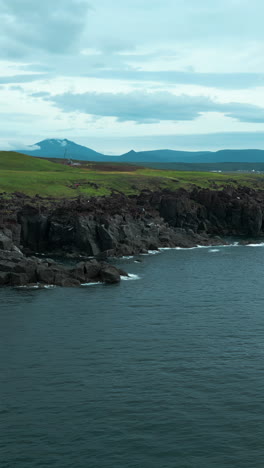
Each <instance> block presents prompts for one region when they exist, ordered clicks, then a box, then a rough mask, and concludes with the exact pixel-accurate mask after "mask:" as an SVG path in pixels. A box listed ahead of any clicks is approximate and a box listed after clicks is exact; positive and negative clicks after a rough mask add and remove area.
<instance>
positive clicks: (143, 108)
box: [0, 0, 264, 154]
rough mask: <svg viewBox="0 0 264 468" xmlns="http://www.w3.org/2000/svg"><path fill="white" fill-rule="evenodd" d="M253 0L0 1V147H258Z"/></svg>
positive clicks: (260, 90)
mask: <svg viewBox="0 0 264 468" xmlns="http://www.w3.org/2000/svg"><path fill="white" fill-rule="evenodd" d="M263 17H264V2H263V1H262V0H221V1H219V0H199V1H198V0H144V1H143V0H115V1H114V2H113V1H110V0H88V1H86V0H56V2H54V1H53V0H45V2H39V1H36V0H0V19H1V29H0V71H1V73H0V116H1V125H0V148H1V149H25V148H26V147H28V145H32V144H35V143H37V142H38V141H40V140H43V139H46V138H62V139H63V138H67V139H69V140H73V141H75V142H76V143H79V144H82V145H85V146H88V147H90V148H93V149H95V150H96V151H99V152H104V153H106V154H121V153H124V152H126V151H129V150H131V149H134V150H136V151H140V150H148V149H161V148H170V149H178V150H217V149H223V148H260V149H264V27H263Z"/></svg>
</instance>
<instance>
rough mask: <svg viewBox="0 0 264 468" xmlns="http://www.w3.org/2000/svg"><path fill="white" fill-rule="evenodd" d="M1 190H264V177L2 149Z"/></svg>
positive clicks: (67, 193)
mask: <svg viewBox="0 0 264 468" xmlns="http://www.w3.org/2000/svg"><path fill="white" fill-rule="evenodd" d="M0 168H1V171H0V192H2V193H3V192H5V193H6V194H9V193H13V192H22V193H24V194H26V195H30V196H34V195H36V194H38V195H40V196H49V197H65V198H72V197H76V196H80V195H84V196H89V197H90V196H104V195H109V194H111V193H113V192H119V193H120V192H121V193H124V194H126V195H136V194H138V193H140V192H141V191H142V190H150V191H157V190H162V189H169V190H177V189H179V188H185V189H187V190H188V189H192V188H193V187H194V186H198V187H204V188H210V189H222V188H223V187H224V186H226V185H229V186H233V187H238V186H241V185H243V186H247V187H252V188H256V189H257V188H259V189H264V176H263V175H262V174H255V173H245V174H238V173H228V174H224V173H212V172H199V171H195V172H194V171H175V170H161V169H154V168H146V167H137V166H132V165H129V164H127V165H126V164H125V163H122V164H118V163H116V164H113V163H111V162H110V163H100V162H98V163H96V162H90V163H88V162H87V163H83V164H82V165H78V166H73V167H71V166H66V165H64V164H55V160H54V162H51V161H47V160H43V159H41V158H35V157H32V156H27V155H24V154H18V153H14V152H5V151H2V152H1V151H0Z"/></svg>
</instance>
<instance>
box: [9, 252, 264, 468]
mask: <svg viewBox="0 0 264 468" xmlns="http://www.w3.org/2000/svg"><path fill="white" fill-rule="evenodd" d="M135 260H140V261H139V262H138V261H136V262H135ZM119 265H120V266H122V268H125V269H126V270H127V271H128V272H130V273H132V274H133V275H134V276H133V277H132V278H131V280H129V281H122V282H121V284H120V285H114V286H105V285H92V286H87V287H82V288H80V289H62V288H54V289H45V290H29V289H1V290H0V356H1V359H0V466H1V468H42V467H54V468H70V467H71V468H126V467H127V468H136V467H137V468H214V467H217V468H223V467H237V468H243V467H245V468H255V467H259V468H263V466H264V274H263V272H264V246H260V247H256V246H253V245H252V246H249V247H248V246H234V247H212V248H197V249H192V250H168V251H164V252H162V253H160V254H157V255H149V256H140V257H137V258H136V259H135V258H127V259H123V260H120V261H119Z"/></svg>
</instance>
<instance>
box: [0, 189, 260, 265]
mask: <svg viewBox="0 0 264 468" xmlns="http://www.w3.org/2000/svg"><path fill="white" fill-rule="evenodd" d="M263 220H264V194H263V192H262V191H254V190H251V189H248V188H245V187H244V188H243V187H241V188H236V189H234V188H232V187H226V188H223V189H222V190H219V191H216V190H209V189H199V188H197V187H195V188H194V189H193V190H191V191H186V190H184V189H179V190H177V191H174V192H170V191H168V190H166V191H161V192H154V193H153V192H150V191H142V193H141V194H140V195H139V196H128V197H126V196H124V195H122V194H112V196H110V197H98V198H90V199H87V198H80V197H78V198H76V199H71V200H53V199H48V198H45V199H44V198H41V197H35V198H33V199H32V198H30V197H26V196H24V197H23V195H22V194H14V195H13V197H11V198H7V197H2V199H1V198H0V232H1V236H0V248H2V249H6V248H10V241H11V242H12V243H13V245H16V246H17V247H18V248H20V249H22V250H23V252H24V253H26V254H28V255H32V254H33V253H35V252H41V253H44V254H45V255H46V254H53V255H55V254H57V255H69V254H71V255H75V256H76V255H79V254H83V255H86V256H92V257H96V258H97V259H99V258H100V259H102V258H107V257H109V256H122V255H133V254H138V253H143V252H146V251H148V250H154V249H158V248H159V247H174V246H180V247H192V246H195V245H198V244H201V245H209V244H214V243H219V242H223V240H219V238H218V237H217V236H222V237H224V236H233V235H235V236H250V237H256V236H263V235H264V221H263ZM8 246H9V247H8ZM89 268H93V267H92V266H91V267H89Z"/></svg>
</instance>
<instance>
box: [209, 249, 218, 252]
mask: <svg viewBox="0 0 264 468" xmlns="http://www.w3.org/2000/svg"><path fill="white" fill-rule="evenodd" d="M209 252H220V250H219V249H210V250H209Z"/></svg>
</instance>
